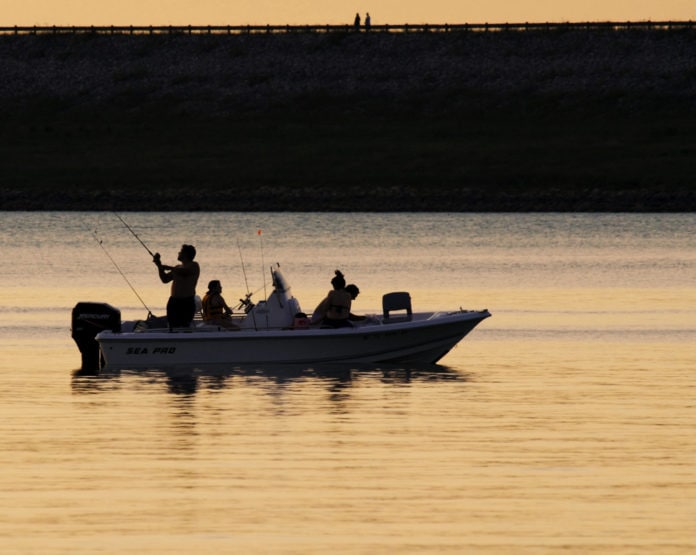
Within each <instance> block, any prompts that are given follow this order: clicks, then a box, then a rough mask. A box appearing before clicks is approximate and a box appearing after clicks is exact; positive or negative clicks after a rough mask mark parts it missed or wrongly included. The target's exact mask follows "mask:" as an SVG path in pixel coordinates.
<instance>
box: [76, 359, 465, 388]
mask: <svg viewBox="0 0 696 555" xmlns="http://www.w3.org/2000/svg"><path fill="white" fill-rule="evenodd" d="M129 377H134V378H138V379H142V378H145V379H147V380H148V381H149V382H158V383H159V382H161V381H165V382H166V385H167V390H168V391H169V393H172V394H176V395H195V394H196V393H197V392H199V391H200V390H205V391H212V390H223V389H226V388H228V387H233V386H235V385H239V384H240V383H243V384H244V385H254V384H259V385H261V386H262V387H264V388H268V387H269V386H272V387H276V386H277V387H284V386H290V385H295V384H299V383H302V382H308V381H311V382H314V383H315V385H316V383H317V382H324V383H325V384H326V386H327V388H329V389H330V390H333V391H335V392H337V393H338V392H340V391H341V390H343V389H348V388H350V387H353V386H354V385H357V384H358V383H359V382H362V381H368V380H378V381H380V382H382V383H387V384H388V383H393V384H411V383H421V382H423V383H426V382H427V383H432V382H438V381H457V380H458V381H466V380H467V376H466V374H462V373H461V372H458V371H456V370H454V369H452V368H449V367H447V366H443V365H439V364H423V365H418V366H416V365H389V364H382V365H378V366H377V365H374V364H323V365H311V366H303V365H268V366H263V367H261V366H229V365H219V364H209V365H198V366H196V367H193V368H184V367H181V366H174V367H162V368H148V369H128V368H121V369H108V368H107V369H101V370H99V369H91V370H85V369H80V370H76V371H75V372H74V373H73V380H72V388H73V391H74V392H76V393H95V392H97V393H98V392H99V391H101V390H105V391H106V390H108V391H112V390H113V389H114V388H118V384H119V383H120V382H121V381H122V380H127V379H128V378H129Z"/></svg>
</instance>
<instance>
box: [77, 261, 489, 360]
mask: <svg viewBox="0 0 696 555" xmlns="http://www.w3.org/2000/svg"><path fill="white" fill-rule="evenodd" d="M270 273H271V278H272V283H273V289H272V292H271V293H270V295H268V298H267V299H265V300H262V301H259V302H257V303H255V304H254V303H252V302H251V300H250V298H249V296H247V298H246V299H244V302H242V303H241V304H240V307H239V308H240V309H242V310H241V311H240V312H239V313H236V314H233V316H232V318H233V321H234V322H235V324H236V329H229V328H225V327H221V326H217V325H211V324H208V323H206V322H203V321H202V319H194V321H193V323H192V324H191V326H190V327H186V328H174V329H170V328H169V327H168V326H167V324H166V318H155V317H153V316H152V315H148V318H146V319H144V320H135V321H121V312H120V310H119V309H118V308H115V307H113V306H111V305H110V304H108V303H100V302H79V303H78V304H77V305H76V306H75V307H74V308H73V311H72V337H73V339H74V340H75V342H76V343H77V345H78V348H79V349H80V352H81V354H82V366H83V369H90V368H97V369H156V368H163V367H167V368H169V367H182V366H183V367H191V368H192V367H196V366H198V365H207V364H217V365H220V364H229V365H244V364H259V365H264V364H268V365H279V364H283V365H286V364H287V365H290V364H292V365H294V364H322V363H387V364H390V363H398V364H400V363H409V364H424V365H429V364H435V363H436V362H437V361H439V360H440V359H441V358H442V357H444V356H445V355H446V354H447V353H448V352H449V351H450V350H451V349H452V348H453V347H454V346H455V345H456V344H457V343H459V341H460V340H462V339H463V338H464V336H466V335H467V334H468V333H469V332H470V331H471V330H473V329H474V327H476V326H477V325H478V324H479V323H480V322H481V321H482V320H485V319H486V318H488V317H490V315H491V314H490V312H488V310H485V309H484V310H463V309H461V308H460V309H458V310H454V311H449V312H442V311H440V312H413V310H412V306H411V296H410V294H409V293H408V292H405V291H396V292H390V293H387V294H385V295H384V296H383V298H382V301H383V303H382V304H383V307H382V308H383V313H382V314H381V315H375V316H370V317H367V318H366V319H365V320H361V321H354V322H351V323H352V324H353V325H352V326H351V327H345V328H324V327H321V326H312V325H310V323H309V319H308V318H307V317H306V315H305V313H303V312H302V309H301V307H300V304H299V301H298V300H297V299H296V298H295V297H294V296H293V295H292V293H291V288H290V285H289V283H288V281H287V280H286V278H285V276H284V275H283V273H282V272H281V270H280V265H278V264H275V265H274V266H272V267H271V268H270Z"/></svg>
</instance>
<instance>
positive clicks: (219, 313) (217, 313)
mask: <svg viewBox="0 0 696 555" xmlns="http://www.w3.org/2000/svg"><path fill="white" fill-rule="evenodd" d="M217 296H218V295H217V293H213V294H209V293H206V294H205V297H203V303H202V304H203V319H204V320H219V319H221V318H222V317H223V314H224V312H223V309H222V305H219V304H218V306H213V303H212V300H213V299H214V298H215V297H217Z"/></svg>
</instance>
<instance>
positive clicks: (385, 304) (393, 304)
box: [382, 291, 413, 323]
mask: <svg viewBox="0 0 696 555" xmlns="http://www.w3.org/2000/svg"><path fill="white" fill-rule="evenodd" d="M397 310H405V311H406V312H405V313H402V314H399V315H398V316H392V315H391V312H392V311H397ZM382 312H383V314H384V322H385V323H389V322H399V321H407V320H410V319H411V316H412V314H413V311H412V309H411V295H410V294H409V293H407V292H406V291H395V292H393V293H387V294H385V295H383V296H382Z"/></svg>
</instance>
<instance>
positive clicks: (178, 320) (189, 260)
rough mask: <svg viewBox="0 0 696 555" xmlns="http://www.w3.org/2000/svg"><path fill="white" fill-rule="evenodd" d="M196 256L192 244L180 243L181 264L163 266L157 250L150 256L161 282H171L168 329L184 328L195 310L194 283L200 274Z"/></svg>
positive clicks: (191, 319)
mask: <svg viewBox="0 0 696 555" xmlns="http://www.w3.org/2000/svg"><path fill="white" fill-rule="evenodd" d="M194 258H196V248H195V247H194V246H193V245H181V250H180V251H179V255H178V256H177V260H178V261H179V262H181V264H177V265H176V266H165V265H164V264H162V261H161V260H160V254H159V253H158V252H156V253H155V255H154V256H153V257H152V261H153V262H154V263H155V265H156V266H157V270H158V271H159V277H160V279H161V280H162V283H169V282H170V281H171V282H172V288H171V294H170V297H169V301H168V302H167V320H168V321H169V329H172V328H185V327H188V326H189V325H191V322H192V321H193V315H194V314H195V312H196V301H195V296H196V284H197V283H198V276H200V274H201V269H200V266H198V262H194V261H193V259H194Z"/></svg>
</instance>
